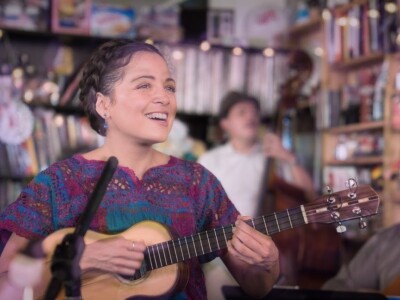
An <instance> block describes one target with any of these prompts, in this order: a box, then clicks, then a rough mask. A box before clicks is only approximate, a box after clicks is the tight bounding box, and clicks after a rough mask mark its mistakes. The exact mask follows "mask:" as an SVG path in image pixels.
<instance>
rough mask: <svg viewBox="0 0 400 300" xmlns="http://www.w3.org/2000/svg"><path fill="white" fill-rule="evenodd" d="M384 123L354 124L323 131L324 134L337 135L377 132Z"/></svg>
mask: <svg viewBox="0 0 400 300" xmlns="http://www.w3.org/2000/svg"><path fill="white" fill-rule="evenodd" d="M383 126H384V121H374V122H365V123H355V124H350V125H345V126H339V127H333V128H328V129H325V130H324V132H326V133H332V134H339V133H353V132H360V131H368V130H379V129H383Z"/></svg>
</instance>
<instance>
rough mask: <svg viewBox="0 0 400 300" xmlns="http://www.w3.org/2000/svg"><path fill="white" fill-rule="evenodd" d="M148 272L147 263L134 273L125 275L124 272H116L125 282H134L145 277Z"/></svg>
mask: <svg viewBox="0 0 400 300" xmlns="http://www.w3.org/2000/svg"><path fill="white" fill-rule="evenodd" d="M146 273H147V269H146V266H145V264H142V267H141V268H140V269H139V270H136V272H135V273H134V274H132V275H123V274H116V277H117V278H118V279H119V280H120V281H121V282H123V283H133V282H134V281H137V280H139V279H143V278H144V277H145V275H146Z"/></svg>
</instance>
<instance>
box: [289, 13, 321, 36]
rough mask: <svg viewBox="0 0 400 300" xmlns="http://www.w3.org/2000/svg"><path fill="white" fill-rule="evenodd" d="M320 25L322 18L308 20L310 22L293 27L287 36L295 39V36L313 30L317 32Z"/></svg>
mask: <svg viewBox="0 0 400 300" xmlns="http://www.w3.org/2000/svg"><path fill="white" fill-rule="evenodd" d="M321 24H322V17H321V16H318V17H314V18H310V20H307V21H304V22H301V23H299V24H295V25H293V26H292V27H291V28H290V29H289V30H288V35H289V36H290V37H296V36H297V35H301V34H305V33H308V32H310V31H313V30H317V29H318V28H319V27H320V26H321Z"/></svg>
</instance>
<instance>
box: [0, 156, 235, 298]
mask: <svg viewBox="0 0 400 300" xmlns="http://www.w3.org/2000/svg"><path fill="white" fill-rule="evenodd" d="M104 166H105V162H104V161H98V160H87V159H85V158H84V157H83V156H82V155H80V154H76V155H74V156H72V157H71V158H68V159H65V160H62V161H59V162H56V163H54V164H52V165H51V166H50V167H49V168H47V169H46V170H44V171H42V172H40V173H39V174H38V175H37V176H36V177H35V178H34V179H33V180H32V181H31V182H30V183H29V184H28V185H27V186H26V187H25V188H24V190H23V191H22V193H21V194H20V196H19V197H18V199H17V200H16V201H15V202H13V203H12V204H10V205H9V206H8V207H7V208H6V209H5V210H4V211H3V212H2V213H1V216H0V233H1V236H2V240H3V242H4V241H6V240H7V237H8V236H9V235H10V233H11V232H14V233H16V234H17V235H20V236H22V237H25V238H27V239H36V238H43V237H46V236H47V235H49V234H50V233H52V232H54V231H56V230H59V229H61V228H65V227H73V226H74V225H76V223H77V221H78V219H79V217H80V215H81V213H82V212H83V211H84V209H85V207H86V203H87V202H88V200H89V198H90V196H91V193H92V191H93V189H94V187H95V185H96V183H97V180H98V179H99V177H100V175H101V173H102V170H103V168H104ZM238 214H239V213H238V211H237V210H236V208H235V207H234V205H233V204H232V202H231V201H230V200H229V199H228V197H227V195H226V193H225V191H224V189H223V188H222V186H221V184H220V182H219V181H218V179H217V178H216V177H215V176H214V175H213V174H212V173H211V172H209V171H208V170H207V169H205V168H204V167H202V166H201V165H200V164H198V163H196V162H189V161H185V160H182V159H179V158H176V157H173V156H171V158H170V160H169V162H168V163H167V164H165V165H161V166H157V167H154V168H151V169H149V170H148V171H147V172H146V173H145V174H144V176H143V178H142V179H141V180H140V179H139V178H138V177H137V176H136V175H135V173H134V171H133V170H132V169H129V168H127V167H122V166H119V167H118V168H117V170H116V172H115V173H114V175H113V177H112V180H111V182H110V183H109V185H108V187H107V191H106V193H105V195H104V197H103V199H102V201H101V202H100V205H99V208H98V210H97V212H96V214H95V216H94V218H93V220H92V222H91V224H90V226H89V229H90V230H94V231H98V232H102V233H107V234H116V233H119V232H122V231H124V230H126V229H127V228H129V227H131V226H132V225H134V224H136V223H138V222H141V221H144V220H152V221H156V222H159V223H162V224H165V225H167V226H168V227H170V228H172V230H173V231H174V232H175V233H176V234H177V235H178V236H180V237H183V236H186V235H192V234H195V233H198V232H202V231H205V230H207V229H211V228H216V227H221V226H225V225H229V224H232V223H234V222H235V220H236V218H237V216H238ZM217 255H218V253H212V254H211V255H207V256H203V257H199V258H194V259H190V260H189V261H188V263H189V270H190V271H189V272H190V275H189V276H190V277H189V281H188V284H187V285H186V288H185V291H184V292H183V293H181V294H180V295H179V299H183V298H187V299H196V300H197V299H206V290H205V284H204V275H203V273H202V271H201V267H200V263H202V262H205V261H209V260H211V259H213V258H215V257H216V256H217ZM182 296H183V297H182Z"/></svg>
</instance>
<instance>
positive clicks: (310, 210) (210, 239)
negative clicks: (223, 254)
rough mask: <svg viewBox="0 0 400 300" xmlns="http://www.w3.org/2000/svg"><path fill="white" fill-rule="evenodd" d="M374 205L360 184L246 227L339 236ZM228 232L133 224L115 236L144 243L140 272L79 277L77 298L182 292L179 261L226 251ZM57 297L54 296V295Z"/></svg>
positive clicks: (50, 243) (50, 240) (184, 272)
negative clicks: (306, 229)
mask: <svg viewBox="0 0 400 300" xmlns="http://www.w3.org/2000/svg"><path fill="white" fill-rule="evenodd" d="M379 202H380V199H379V196H378V195H377V193H376V192H375V191H374V190H373V189H372V188H371V187H370V186H368V185H363V186H358V187H356V188H349V189H348V190H342V191H340V192H336V193H330V194H327V195H324V196H321V197H319V198H317V199H316V200H315V201H313V202H311V203H309V204H304V205H300V206H298V207H295V208H290V209H286V210H284V211H279V212H274V213H272V214H269V215H264V216H260V217H256V218H253V219H250V220H248V221H247V223H248V224H249V225H250V226H252V227H253V228H255V229H256V230H258V231H260V232H262V233H264V234H267V235H273V234H275V233H279V232H282V231H285V230H288V229H291V228H295V227H298V226H302V225H306V224H310V223H334V224H336V229H337V231H338V232H344V231H345V225H344V224H343V222H344V221H347V220H352V219H359V220H360V224H361V223H362V224H364V223H365V217H367V216H371V215H375V214H377V213H378V207H379ZM233 229H234V224H232V225H229V226H226V227H221V228H216V229H211V230H208V231H204V232H201V233H197V234H194V235H191V236H185V237H180V238H178V239H172V236H171V234H170V231H169V230H168V228H167V227H166V226H164V225H162V224H159V223H157V222H154V221H143V222H140V223H137V224H135V225H134V226H132V227H131V228H129V229H127V230H126V231H124V232H121V233H119V234H117V235H119V236H123V237H124V238H126V239H129V240H132V241H133V240H138V239H140V240H144V241H145V243H146V244H147V245H148V247H147V249H146V251H145V253H144V260H143V263H142V266H141V268H140V270H137V271H136V272H135V274H134V275H133V276H131V277H127V276H121V275H119V274H111V273H107V272H103V271H88V272H84V273H83V274H82V286H81V293H82V297H83V299H90V296H92V297H94V298H95V299H107V300H109V299H138V298H140V297H160V296H165V295H170V294H174V293H176V292H179V291H182V290H183V289H184V287H185V284H186V282H187V279H188V269H187V267H186V266H185V261H186V260H188V259H190V258H195V257H198V256H201V255H203V254H207V253H211V252H213V251H216V250H220V249H224V248H226V247H227V242H228V241H229V240H230V239H231V238H232V234H233V233H232V232H233ZM73 230H74V229H73V228H65V229H61V230H59V231H56V232H54V233H52V234H51V235H49V236H48V237H47V238H46V239H45V240H44V242H43V247H44V250H45V251H46V253H52V252H54V249H55V248H56V246H57V244H58V243H60V242H61V241H62V239H63V237H64V236H65V235H66V234H68V233H72V232H73ZM115 236H116V235H107V234H101V233H97V232H94V231H90V230H89V231H88V232H87V233H86V235H85V243H86V244H90V243H94V242H96V241H99V240H102V239H107V238H112V237H115ZM62 293H63V292H62ZM63 295H64V294H61V293H60V296H63ZM94 295H95V296H94Z"/></svg>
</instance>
